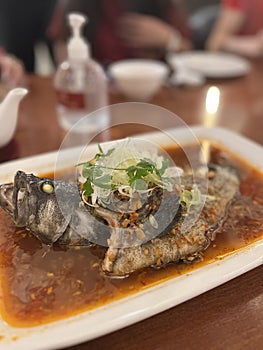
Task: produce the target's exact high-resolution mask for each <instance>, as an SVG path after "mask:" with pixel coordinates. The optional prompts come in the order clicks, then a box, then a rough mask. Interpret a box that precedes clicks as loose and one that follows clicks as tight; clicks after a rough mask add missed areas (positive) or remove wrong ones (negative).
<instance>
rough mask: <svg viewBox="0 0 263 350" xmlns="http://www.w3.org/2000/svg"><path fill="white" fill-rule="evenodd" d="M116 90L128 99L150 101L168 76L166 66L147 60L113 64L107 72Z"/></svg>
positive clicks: (130, 60)
mask: <svg viewBox="0 0 263 350" xmlns="http://www.w3.org/2000/svg"><path fill="white" fill-rule="evenodd" d="M108 72H109V74H110V76H111V77H112V78H113V80H114V83H115V85H116V88H117V89H118V91H119V92H121V93H123V94H124V95H125V96H126V97H127V98H128V99H130V100H136V101H147V100H150V99H151V98H152V97H153V95H154V94H155V93H156V92H157V91H158V90H159V89H160V87H161V85H162V84H163V83H164V81H165V79H166V78H167V75H168V67H167V66H166V64H164V63H162V62H159V61H154V60H148V59H129V60H122V61H118V62H115V63H113V64H111V65H110V66H109V70H108Z"/></svg>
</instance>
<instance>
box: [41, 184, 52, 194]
mask: <svg viewBox="0 0 263 350" xmlns="http://www.w3.org/2000/svg"><path fill="white" fill-rule="evenodd" d="M41 190H42V191H43V192H44V193H47V194H51V193H53V192H54V186H53V185H52V183H50V182H43V183H42V184H41Z"/></svg>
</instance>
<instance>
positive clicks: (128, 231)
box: [0, 166, 239, 276]
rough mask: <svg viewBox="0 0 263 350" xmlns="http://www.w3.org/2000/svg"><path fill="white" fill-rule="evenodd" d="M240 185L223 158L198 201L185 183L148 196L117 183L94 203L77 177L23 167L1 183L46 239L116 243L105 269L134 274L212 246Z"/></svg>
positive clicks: (10, 206)
mask: <svg viewBox="0 0 263 350" xmlns="http://www.w3.org/2000/svg"><path fill="white" fill-rule="evenodd" d="M199 180H200V183H199V184H198V186H199V189H200V190H198V191H199V192H198V193H199V194H200V193H201V192H203V193H206V191H205V188H202V186H203V183H205V182H204V181H203V180H204V178H203V177H202V176H201V177H200V178H199ZM181 182H182V187H183V188H184V189H185V190H186V191H188V192H190V191H193V190H194V186H196V184H193V181H192V176H188V175H183V176H182V177H181ZM238 188H239V180H238V177H237V176H236V174H235V173H233V171H232V170H230V169H229V168H222V167H219V166H218V167H214V168H213V170H212V171H210V173H209V179H208V191H207V193H208V195H207V194H206V195H203V196H202V200H201V201H200V202H199V203H192V205H190V206H186V205H185V202H184V199H182V195H181V189H178V188H176V189H175V190H173V191H169V192H167V191H164V190H163V189H160V188H159V187H158V186H157V187H156V186H154V187H153V188H152V190H151V191H150V194H148V195H147V196H146V197H145V198H144V201H141V199H139V198H136V196H135V197H134V198H133V200H127V197H126V196H125V194H124V196H122V195H121V196H120V194H119V193H116V192H115V191H113V192H111V195H110V203H104V202H102V203H103V205H96V206H93V205H90V203H88V202H87V201H85V200H83V195H82V190H81V189H80V188H79V186H78V185H76V184H71V183H66V182H64V181H57V180H53V179H49V178H38V177H36V176H34V175H33V174H26V173H24V172H22V171H18V172H17V173H16V175H15V178H14V183H13V184H4V185H1V186H0V206H1V207H2V208H3V209H4V210H5V211H7V212H8V213H9V214H10V215H11V216H12V218H13V220H14V223H15V224H16V225H17V226H19V227H26V228H27V229H28V230H30V231H31V232H32V233H33V234H34V235H35V236H36V237H38V238H39V239H40V240H41V241H42V242H43V243H46V244H52V243H54V242H58V243H60V244H67V245H86V246H89V245H90V244H91V243H93V244H94V243H95V244H101V245H104V246H108V249H107V251H106V254H105V258H104V260H103V262H102V269H103V271H105V272H106V273H110V274H112V275H115V276H126V275H128V274H130V273H132V272H133V271H135V270H137V269H141V268H144V267H147V266H161V265H163V264H167V263H169V262H172V261H179V260H192V259H193V257H194V256H195V255H196V254H198V253H200V252H202V251H204V250H205V249H206V248H207V247H208V246H209V244H210V242H211V241H212V240H213V239H214V237H215V230H216V228H217V226H218V225H219V224H220V222H221V220H222V219H223V218H224V215H225V212H226V208H227V206H228V204H229V203H230V201H231V199H232V198H233V197H234V196H235V194H236V192H237V191H238ZM127 203H130V206H129V205H128V204H127ZM113 204H114V205H113ZM124 208H125V210H124Z"/></svg>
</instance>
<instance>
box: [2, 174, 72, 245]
mask: <svg viewBox="0 0 263 350" xmlns="http://www.w3.org/2000/svg"><path fill="white" fill-rule="evenodd" d="M74 191H76V189H75V188H74ZM71 192H72V188H71V187H70V185H69V184H67V183H65V182H63V181H54V180H53V179H50V178H39V177H37V176H35V175H33V174H26V173H25V172H23V171H18V172H17V173H16V175H15V178H14V183H13V184H4V185H1V186H0V206H1V207H2V208H3V209H4V210H5V211H6V212H7V213H8V214H9V215H10V216H11V217H12V218H13V220H14V223H15V225H16V226H18V227H25V228H27V229H28V230H30V231H31V232H32V233H33V234H34V235H35V236H36V237H37V238H39V239H40V240H41V241H42V242H43V243H46V244H52V243H53V242H55V241H57V240H58V238H59V237H60V236H61V235H62V234H63V232H64V231H65V229H66V227H67V225H68V223H69V221H70V218H71V214H72V210H73V209H72V205H73V202H72V200H71V198H70V194H71ZM58 198H59V199H58ZM61 203H64V207H63V208H61Z"/></svg>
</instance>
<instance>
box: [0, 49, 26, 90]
mask: <svg viewBox="0 0 263 350" xmlns="http://www.w3.org/2000/svg"><path fill="white" fill-rule="evenodd" d="M0 69H1V79H2V81H3V82H5V83H6V85H7V86H8V87H10V88H13V87H15V86H19V85H24V84H25V70H24V65H23V63H22V62H21V61H20V60H19V59H17V58H15V57H13V56H11V55H8V54H6V53H5V52H4V51H0Z"/></svg>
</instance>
